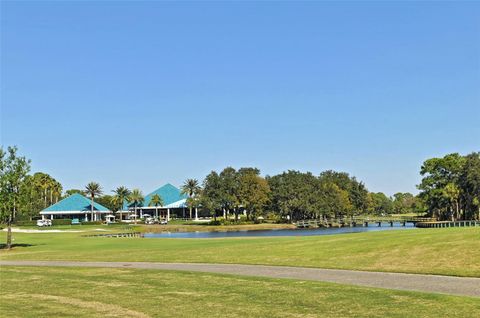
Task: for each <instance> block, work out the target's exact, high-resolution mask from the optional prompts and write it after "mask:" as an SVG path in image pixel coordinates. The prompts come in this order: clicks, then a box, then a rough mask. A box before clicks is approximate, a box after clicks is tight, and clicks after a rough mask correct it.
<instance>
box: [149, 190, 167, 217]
mask: <svg viewBox="0 0 480 318" xmlns="http://www.w3.org/2000/svg"><path fill="white" fill-rule="evenodd" d="M163 204H164V203H163V199H162V197H161V196H159V195H158V194H157V193H155V194H154V195H153V196H152V198H151V199H150V202H149V203H148V205H149V206H152V205H153V206H155V217H157V218H158V206H163Z"/></svg>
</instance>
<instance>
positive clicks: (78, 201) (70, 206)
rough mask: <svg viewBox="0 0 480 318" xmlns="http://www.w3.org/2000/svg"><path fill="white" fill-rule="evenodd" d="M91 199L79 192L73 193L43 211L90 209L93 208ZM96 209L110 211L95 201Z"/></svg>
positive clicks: (94, 206)
mask: <svg viewBox="0 0 480 318" xmlns="http://www.w3.org/2000/svg"><path fill="white" fill-rule="evenodd" d="M90 204H91V200H90V199H88V198H86V197H84V196H83V195H81V194H79V193H75V194H72V195H71V196H68V197H66V198H65V199H63V200H60V201H58V202H57V203H55V204H53V205H51V206H49V207H48V208H46V209H44V210H43V211H42V212H60V211H90V210H91V205H90ZM93 210H94V211H102V212H107V211H109V210H108V209H107V208H106V207H104V206H103V205H101V204H98V203H97V202H93Z"/></svg>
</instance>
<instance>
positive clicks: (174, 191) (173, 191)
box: [143, 183, 187, 206]
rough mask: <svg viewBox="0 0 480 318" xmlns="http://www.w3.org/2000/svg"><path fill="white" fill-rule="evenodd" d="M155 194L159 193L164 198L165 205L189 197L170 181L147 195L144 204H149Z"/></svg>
mask: <svg viewBox="0 0 480 318" xmlns="http://www.w3.org/2000/svg"><path fill="white" fill-rule="evenodd" d="M155 194H158V195H159V196H160V197H161V198H162V200H163V205H164V206H167V205H169V204H172V203H174V202H178V201H180V200H183V199H186V198H187V196H186V195H185V194H182V191H180V189H178V188H177V187H175V186H173V185H171V184H170V183H167V184H166V185H164V186H162V187H160V188H158V189H157V190H155V191H153V192H152V193H149V194H148V195H147V196H145V199H144V200H143V206H149V204H150V200H151V199H152V197H153V196H154V195H155Z"/></svg>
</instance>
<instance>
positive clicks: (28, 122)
mask: <svg viewBox="0 0 480 318" xmlns="http://www.w3.org/2000/svg"><path fill="white" fill-rule="evenodd" d="M0 114H1V122H0V125H1V143H2V145H4V146H6V145H18V146H19V147H20V149H21V152H22V153H23V154H25V155H26V156H27V157H29V158H31V159H32V170H33V171H44V172H47V173H50V174H51V175H52V176H54V177H55V178H57V179H58V180H59V181H60V182H62V184H64V186H65V187H66V188H81V187H83V186H84V185H85V184H86V183H87V182H89V181H92V180H94V181H97V182H100V183H101V185H103V187H104V190H105V191H106V192H109V191H110V190H111V189H113V188H114V187H116V186H118V185H126V186H128V187H139V188H141V189H142V190H143V191H144V192H149V191H151V190H153V189H154V188H156V187H157V186H160V185H162V184H163V183H166V182H171V183H173V184H175V185H179V184H181V183H182V181H183V180H184V179H185V178H187V177H195V178H198V179H203V177H204V176H205V175H206V174H207V173H208V172H209V171H210V170H212V169H215V170H218V169H221V168H223V167H225V166H229V165H230V166H234V167H237V168H238V167H241V166H256V167H258V168H260V169H261V170H262V173H263V174H276V173H279V172H282V171H284V170H287V169H298V170H303V171H305V170H308V171H312V172H313V173H315V174H317V173H320V172H321V171H323V170H326V169H335V170H341V171H347V172H349V173H351V174H352V175H355V176H357V178H359V179H360V180H363V181H364V182H365V183H366V185H367V187H368V188H369V189H370V190H371V191H384V192H386V193H387V194H393V193H395V192H397V191H412V192H415V191H416V190H415V185H416V184H417V183H418V182H419V180H420V177H419V175H418V171H419V168H420V165H421V163H422V162H423V160H425V159H426V158H429V157H433V156H443V155H444V154H446V153H450V152H460V153H469V152H472V151H479V150H480V124H479V123H480V3H479V2H477V3H475V2H455V3H446V2H300V3H296V2H295V3H294V2H279V3H272V2H263V3H255V2H248V3H240V2H233V3H226V2H223V3H222V2H183V3H173V2H163V3H162V2H154V1H152V2H113V1H104V2H91V1H89V2H40V1H37V2H2V5H1V113H0Z"/></svg>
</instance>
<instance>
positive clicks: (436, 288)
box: [0, 260, 480, 297]
mask: <svg viewBox="0 0 480 318" xmlns="http://www.w3.org/2000/svg"><path fill="white" fill-rule="evenodd" d="M0 266H57V267H106V268H135V269H157V270H178V271H189V272H206V273H220V274H234V275H246V276H258V277H272V278H290V279H299V280H312V281H322V282H331V283H340V284H350V285H358V286H367V287H377V288H387V289H397V290H408V291H420V292H429V293H442V294H450V295H459V296H472V297H480V278H472V277H455V276H439V275H423V274H404V273H386V272H365V271H354V270H341V269H322V268H307V267H291V266H268V265H243V264H206V263H153V262H77V261H9V260H0Z"/></svg>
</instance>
